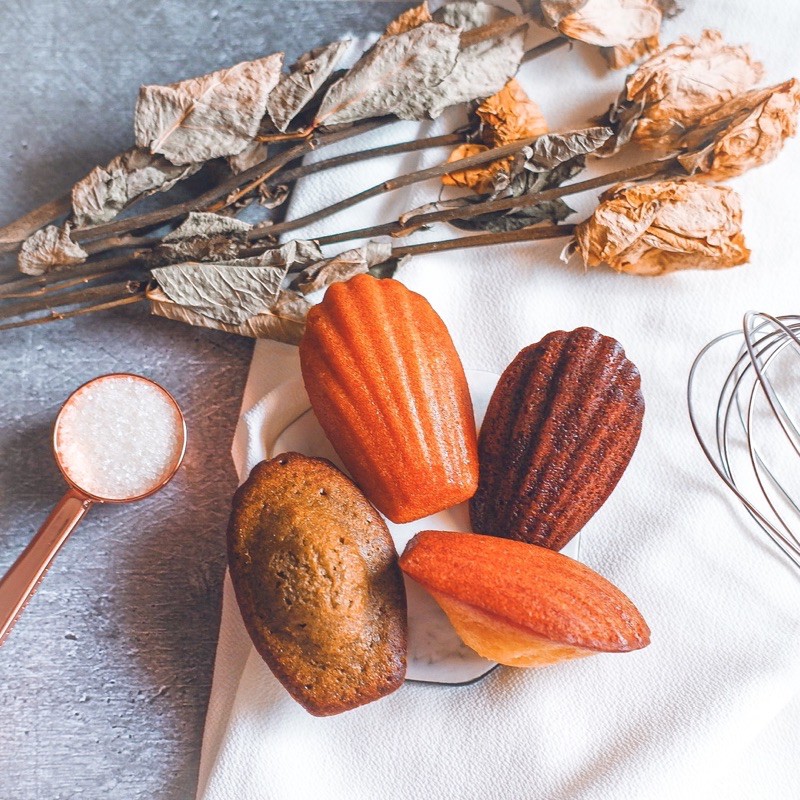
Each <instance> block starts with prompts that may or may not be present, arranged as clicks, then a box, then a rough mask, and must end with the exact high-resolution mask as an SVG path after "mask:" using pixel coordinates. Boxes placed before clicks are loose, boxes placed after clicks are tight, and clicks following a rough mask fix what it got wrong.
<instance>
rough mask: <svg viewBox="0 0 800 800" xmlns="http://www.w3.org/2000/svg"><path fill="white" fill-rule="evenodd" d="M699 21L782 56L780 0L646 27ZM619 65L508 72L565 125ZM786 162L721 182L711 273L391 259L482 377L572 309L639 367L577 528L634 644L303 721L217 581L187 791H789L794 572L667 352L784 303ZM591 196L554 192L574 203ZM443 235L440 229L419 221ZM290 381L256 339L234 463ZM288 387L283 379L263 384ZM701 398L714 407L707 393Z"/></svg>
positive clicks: (790, 224) (313, 195)
mask: <svg viewBox="0 0 800 800" xmlns="http://www.w3.org/2000/svg"><path fill="white" fill-rule="evenodd" d="M687 5H688V3H687ZM707 26H717V27H720V28H721V29H722V30H723V32H724V33H725V35H726V37H727V39H728V40H729V41H732V42H747V41H749V42H751V43H752V44H753V48H754V51H755V53H756V54H757V55H758V56H759V57H760V58H761V59H763V61H764V62H765V65H766V67H767V79H768V80H769V81H770V82H777V81H778V80H782V79H784V78H786V77H789V76H790V75H793V74H794V75H797V74H798V73H800V51H798V48H797V43H796V32H797V31H798V30H800V5H799V4H797V3H796V2H794V0H786V2H783V3H770V4H753V3H750V2H749V1H748V0H714V2H703V3H694V4H692V5H689V7H688V8H687V9H686V11H685V12H684V13H683V15H682V16H680V17H678V18H677V19H676V20H674V21H672V22H669V23H667V24H666V26H665V34H664V40H665V41H671V40H672V39H674V38H676V37H677V36H678V35H679V34H681V33H684V32H685V33H689V34H692V35H694V36H696V35H698V34H699V33H700V31H701V30H702V28H703V27H707ZM623 78H624V74H623V73H610V74H608V73H606V72H605V71H604V69H603V67H602V65H601V62H600V59H599V56H597V55H596V54H594V53H592V52H590V51H589V50H588V49H585V48H581V47H579V48H576V50H575V51H573V52H568V51H566V50H561V51H558V52H556V53H553V54H551V55H548V56H547V57H546V58H544V59H541V60H539V61H536V62H533V63H531V64H529V65H527V66H525V67H524V69H523V70H522V73H521V79H522V82H523V84H524V85H525V87H526V88H527V89H528V91H529V93H530V94H531V95H532V96H533V97H534V98H535V99H536V100H537V101H538V102H539V103H540V104H541V106H542V108H543V110H544V112H545V114H546V116H547V118H548V120H549V122H550V125H551V127H552V129H554V130H558V129H567V128H570V127H577V126H579V125H581V124H585V123H586V121H587V119H588V118H590V117H591V116H592V115H594V114H596V113H599V112H600V111H602V110H603V109H604V108H605V107H606V106H607V104H608V102H610V101H611V99H612V98H613V97H614V96H615V95H616V94H617V92H618V91H619V89H620V87H621V85H622V82H623ZM455 122H456V120H455V119H454V118H453V117H448V118H447V119H445V120H439V121H437V122H435V123H432V124H422V125H420V124H416V123H401V124H397V125H394V126H391V127H389V128H387V129H383V130H381V131H379V132H375V133H373V134H372V135H370V136H365V137H362V138H360V139H358V140H357V141H356V142H353V143H350V144H348V145H346V146H347V147H353V146H356V147H359V148H362V147H370V146H375V145H377V144H378V143H382V142H389V141H392V140H394V141H401V140H405V139H408V138H410V137H412V136H417V135H420V134H421V133H422V132H423V131H425V132H427V133H428V134H433V133H435V132H439V131H442V130H445V129H448V128H449V126H453V125H454V124H455ZM342 149H343V148H342ZM332 152H333V150H332V149H329V150H326V151H325V155H326V156H327V155H330V154H332ZM444 156H445V152H443V151H441V150H438V151H431V152H425V153H423V154H421V155H418V154H410V155H405V156H402V157H398V158H394V159H385V160H382V161H379V162H373V161H369V162H363V163H361V164H358V165H353V166H348V167H343V168H341V169H338V170H336V171H335V172H326V173H324V175H322V176H318V177H316V176H315V177H312V178H308V179H306V180H305V181H304V182H303V183H302V185H300V186H298V188H297V191H296V193H295V195H294V198H293V201H292V207H291V214H292V216H295V217H296V216H298V215H300V214H302V213H305V212H307V211H310V210H313V209H316V208H319V207H321V206H324V205H326V204H327V203H329V202H330V201H332V200H334V199H335V198H339V197H343V196H345V195H349V194H351V193H353V192H354V191H357V190H359V189H362V188H365V187H367V186H371V185H373V184H375V183H376V182H378V181H379V180H381V179H383V178H388V177H391V176H393V175H396V174H399V173H401V172H407V171H410V170H412V169H414V168H418V167H421V166H428V165H431V164H434V163H438V162H440V161H441V160H443V158H444ZM601 166H602V167H603V168H608V162H606V163H605V164H603V165H601ZM798 176H800V143H799V142H798V141H796V140H795V141H790V142H789V143H788V144H787V146H786V148H785V150H784V152H783V153H782V154H781V156H780V158H779V159H778V160H777V161H776V162H773V163H772V164H770V165H768V166H766V167H763V168H761V169H758V170H755V171H752V172H750V173H748V174H747V175H746V176H744V177H742V178H740V179H739V180H737V181H736V182H735V185H736V188H737V189H739V190H740V192H741V193H742V195H743V198H744V205H745V226H746V232H747V238H748V243H749V245H750V247H751V248H752V250H753V258H752V263H751V264H749V265H748V266H745V267H742V268H738V269H733V270H730V271H726V272H722V273H684V274H679V275H671V276H667V277H663V278H657V279H646V278H636V277H630V276H624V275H617V274H615V273H613V272H611V271H605V270H601V269H598V270H594V271H592V272H588V273H586V272H585V271H584V270H583V269H582V268H581V267H579V266H577V264H576V263H575V262H573V263H571V264H570V265H569V266H564V265H562V264H561V263H560V262H559V260H558V255H559V251H560V248H561V246H562V244H563V242H556V243H546V242H545V243H532V244H523V245H514V246H505V247H495V248H493V249H491V250H487V251H481V250H472V251H461V252H455V253H446V254H441V255H438V256H423V257H418V258H415V259H413V260H412V261H411V262H410V263H409V264H408V265H406V266H404V267H403V268H402V270H401V271H400V272H399V274H398V277H399V278H400V279H401V280H402V281H403V282H405V283H406V284H407V285H408V286H409V287H411V288H412V289H414V290H416V291H419V292H422V293H423V294H425V295H426V296H427V297H428V298H429V299H430V301H431V302H432V304H433V305H434V307H435V308H436V309H437V310H438V312H439V313H440V314H441V315H442V317H443V318H444V320H445V322H446V323H447V325H448V326H449V328H450V331H451V332H452V334H453V338H454V340H455V342H456V345H457V347H458V349H459V352H460V353H461V356H462V358H463V360H464V362H465V365H466V366H468V367H471V368H478V369H486V370H491V371H495V372H499V371H501V370H502V369H503V368H504V367H505V366H506V365H507V363H508V362H509V361H510V360H511V358H512V357H513V356H514V355H515V354H516V353H517V351H518V350H519V349H520V348H521V347H523V346H524V345H527V344H529V343H530V342H534V341H537V340H538V339H539V338H541V337H542V336H543V335H544V334H545V333H547V332H548V331H551V330H555V329H567V330H569V329H571V328H574V327H577V326H580V325H590V326H593V327H595V328H597V329H599V330H600V331H602V332H604V333H606V334H609V335H612V336H615V337H617V338H618V339H619V340H620V341H621V342H622V343H623V344H624V346H625V347H626V349H627V352H628V354H629V356H630V357H631V358H632V359H633V360H634V361H635V362H636V363H637V364H638V366H639V368H640V370H641V372H642V383H643V389H644V393H645V398H646V401H647V412H646V415H645V425H644V431H643V434H642V438H641V442H640V444H639V447H638V449H637V451H636V454H635V456H634V458H633V461H632V463H631V465H630V467H629V469H628V471H627V473H626V474H625V476H624V478H623V479H622V481H621V482H620V484H619V486H618V487H617V489H616V491H615V492H614V493H613V495H612V496H611V498H610V499H609V501H608V502H607V503H606V505H605V506H604V507H603V508H602V509H601V510H600V512H599V513H598V514H597V515H596V516H595V517H594V518H593V519H592V520H591V521H590V522H589V524H588V525H587V526H586V528H585V530H584V536H583V543H582V556H581V557H582V560H584V561H585V562H586V563H587V564H589V565H590V566H591V567H593V568H594V569H596V570H597V571H599V572H600V573H601V574H603V575H605V576H606V577H607V578H609V579H610V580H611V581H613V582H614V583H616V584H617V585H618V586H620V587H621V588H622V589H623V590H624V591H625V592H626V593H628V594H629V595H630V596H631V597H632V598H633V599H634V601H635V602H636V603H637V605H638V606H639V608H640V609H641V611H642V613H643V614H644V616H645V617H646V619H647V620H648V622H649V624H650V626H651V628H652V631H653V642H652V645H651V646H650V647H648V648H647V649H645V650H643V651H640V652H637V653H632V654H628V655H622V656H613V655H605V656H597V657H593V658H589V659H584V660H579V661H576V662H568V663H566V664H561V665H557V666H554V667H550V668H546V669H542V670H527V671H519V670H512V669H501V670H499V671H496V672H495V673H493V674H492V675H490V676H489V677H488V678H486V679H485V680H484V681H482V682H481V683H479V684H476V685H472V686H465V687H460V688H448V687H437V686H425V685H418V684H416V685H411V684H407V685H405V686H404V687H402V688H401V689H400V690H398V691H397V692H396V693H394V694H393V695H391V696H390V697H388V698H386V699H384V700H381V701H379V702H377V703H373V704H371V705H368V706H365V707H363V708H360V709H357V710H355V711H352V712H349V713H346V714H343V715H340V716H337V717H332V718H325V719H317V718H314V717H312V716H310V715H308V714H307V713H306V712H305V711H304V710H303V709H302V708H301V707H300V706H299V705H297V704H296V703H295V702H294V701H293V700H291V699H290V698H289V696H288V695H287V694H286V692H285V691H284V690H283V689H282V687H281V686H280V684H279V683H278V682H277V681H276V680H275V679H274V678H273V677H272V675H271V674H270V672H269V670H268V669H267V667H266V666H265V665H264V663H263V662H262V661H261V659H260V658H259V657H258V655H257V654H256V653H255V651H254V650H253V649H252V647H251V645H250V642H249V640H248V638H247V636H246V634H245V632H244V630H243V627H242V623H241V619H240V617H239V613H238V609H237V607H236V604H235V601H234V599H233V595H232V592H231V590H230V585H229V582H228V581H226V585H225V595H224V605H223V616H222V625H221V631H220V641H219V648H218V652H217V660H216V667H215V675H214V685H213V690H212V695H211V701H210V705H209V712H208V718H207V722H206V731H205V739H204V744H203V752H202V763H201V769H200V781H199V789H198V798H202V800H233V798H237V799H238V798H259V799H262V798H263V799H266V798H279V799H280V800H301V799H304V798H337V799H338V798H355V799H358V800H360V799H361V798H363V799H364V800H366V798H408V799H409V800H412V799H414V800H416V798H476V800H477V798H481V799H482V800H486V799H491V798H498V799H499V798H503V800H505V799H508V800H511V799H514V800H516V799H517V798H548V800H567V798H569V800H579V799H580V800H584V799H586V800H588V799H589V798H592V800H600V798H602V799H603V800H606V799H608V800H620V799H621V798H625V800H632V799H634V798H646V799H647V800H660V799H661V798H664V799H665V800H667V799H669V800H673V799H674V798H679V797H680V798H694V797H697V798H710V797H714V798H748V800H752V799H753V798H767V797H769V798H772V800H780V799H782V798H786V800H789V798H792V800H796V798H797V797H800V773H798V770H797V767H796V764H797V753H798V751H799V749H798V748H799V747H800V581H799V580H798V578H797V575H796V574H794V573H793V572H792V571H791V570H790V569H789V568H788V567H787V566H786V565H785V564H784V563H783V562H782V561H781V560H780V559H779V557H778V556H776V554H775V552H774V550H773V549H772V548H771V547H770V546H768V545H766V544H765V543H764V541H763V538H762V537H760V536H759V535H757V534H756V533H755V531H754V527H753V525H752V524H751V523H750V522H749V521H748V519H747V518H746V516H745V515H744V513H743V512H742V510H741V509H740V508H739V507H738V506H737V505H736V504H735V502H734V501H732V500H731V498H730V497H728V496H727V495H726V493H725V491H724V490H723V488H722V486H721V484H720V483H719V482H718V480H717V478H716V477H715V476H714V475H713V474H712V472H711V469H710V467H709V465H708V464H707V463H706V461H705V460H704V457H703V456H702V454H701V452H700V450H699V448H698V446H697V443H696V441H695V439H694V436H693V434H692V431H691V429H690V426H689V422H688V418H687V413H686V405H685V382H686V376H687V372H688V369H689V366H690V364H691V361H692V359H693V357H694V355H695V354H696V352H697V351H698V350H699V348H700V347H701V346H702V345H703V344H704V343H705V342H706V341H707V340H709V339H710V338H712V337H713V336H715V335H716V334H718V333H721V332H723V331H725V330H729V329H732V328H735V327H737V326H738V325H739V324H740V320H741V316H742V314H743V312H744V311H745V310H747V309H748V308H759V309H763V310H768V311H771V312H773V313H791V312H798V311H800V308H799V307H798V306H799V305H800V292H798V289H800V268H798V265H797V261H796V250H797V247H796V236H797V233H796V231H797V224H798V223H797V204H796V201H795V197H796V192H797V185H798V184H797V181H798ZM437 191H438V189H437V186H436V185H435V184H433V183H430V184H426V185H423V186H418V187H413V188H411V189H409V190H408V191H401V192H395V193H393V194H389V195H384V196H382V197H380V198H377V199H375V200H373V201H371V202H369V203H365V204H363V205H361V206H358V207H356V208H355V209H351V210H349V211H346V212H342V213H340V214H338V215H337V216H335V217H333V218H331V219H328V220H326V221H325V222H324V223H322V224H320V225H316V226H311V227H310V228H309V229H307V230H304V231H301V232H300V234H301V235H305V236H313V235H314V234H315V233H319V232H321V231H322V230H325V231H333V230H345V229H350V228H358V227H363V226H365V225H368V224H370V223H371V222H373V221H374V222H378V221H386V220H390V219H394V218H396V217H397V216H398V214H399V213H400V212H402V211H404V210H406V209H409V208H411V207H413V206H415V205H417V204H420V203H423V202H427V201H429V200H430V199H432V198H433V197H434V196H435V195H436V194H437ZM591 200H592V198H582V200H581V202H577V201H576V204H575V205H576V207H578V208H579V211H580V212H581V213H580V214H579V215H578V217H577V218H581V217H582V216H583V215H584V213H585V211H586V210H587V209H588V208H590V207H591ZM449 235H452V232H448V231H446V230H445V229H443V228H438V229H436V230H434V231H431V232H427V233H425V234H423V235H422V236H423V237H427V238H437V237H445V236H449ZM298 376H299V371H298V362H297V352H296V349H295V348H291V347H287V346H284V345H279V344H274V343H270V342H259V343H258V344H257V347H256V351H255V355H254V358H253V364H252V368H251V372H250V379H249V382H248V385H247V389H246V391H245V397H244V402H243V413H244V418H243V423H242V425H241V426H240V429H239V431H238V433H237V438H236V441H235V443H234V458H235V461H236V464H237V468H238V469H239V472H240V477H241V478H242V479H244V477H245V476H246V470H247V468H248V466H250V465H251V463H249V462H251V461H252V459H254V458H256V457H257V454H258V447H259V445H258V441H257V438H258V437H259V436H262V437H263V436H265V435H268V434H269V433H270V431H271V430H272V431H274V430H276V429H278V428H280V427H282V426H284V425H285V424H286V423H287V422H288V421H290V420H291V419H292V418H293V417H292V414H296V408H297V407H299V406H300V405H302V403H303V402H304V400H305V398H304V393H303V389H302V384H301V383H298V382H297V378H298ZM286 381H294V383H291V384H290V385H289V387H288V388H287V386H285V385H284V386H282V387H281V385H282V384H285V383H286ZM278 387H281V388H278ZM706 400H707V402H708V403H709V404H710V403H713V401H714V399H713V397H712V395H711V394H710V393H709V394H708V395H707V397H706ZM712 408H713V406H710V407H709V411H711V409H712Z"/></svg>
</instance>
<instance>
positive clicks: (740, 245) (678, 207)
mask: <svg viewBox="0 0 800 800" xmlns="http://www.w3.org/2000/svg"><path fill="white" fill-rule="evenodd" d="M575 243H576V247H577V250H578V251H579V252H580V254H581V257H582V258H583V261H584V263H585V264H586V266H588V267H594V266H598V265H599V264H608V265H609V266H610V267H612V268H613V269H615V270H617V271H619V272H628V273H631V274H635V275H661V274H664V273H666V272H672V271H674V270H683V269H723V268H725V267H733V266H738V265H739V264H744V263H745V262H746V261H747V260H748V258H749V256H750V251H749V250H748V249H747V247H746V246H745V242H744V235H743V233H742V209H741V202H740V199H739V195H738V194H736V192H735V191H734V190H733V189H731V188H730V187H728V186H714V185H710V184H704V183H698V182H696V181H669V180H667V181H658V182H655V183H645V184H634V185H630V184H620V185H618V186H615V187H613V188H612V189H611V190H609V191H608V192H606V193H605V194H604V195H603V196H602V197H601V201H600V204H599V205H598V207H597V208H596V209H595V211H594V213H593V214H592V216H591V217H589V218H588V219H587V220H585V221H584V222H582V223H581V224H580V225H578V227H577V229H576V231H575Z"/></svg>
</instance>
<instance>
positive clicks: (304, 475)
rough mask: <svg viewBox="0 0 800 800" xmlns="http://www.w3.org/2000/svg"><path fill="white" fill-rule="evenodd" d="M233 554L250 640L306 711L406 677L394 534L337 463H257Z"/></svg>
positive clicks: (236, 521) (377, 694) (243, 495)
mask: <svg viewBox="0 0 800 800" xmlns="http://www.w3.org/2000/svg"><path fill="white" fill-rule="evenodd" d="M228 563H229V565H230V573H231V581H232V583H233V588H234V591H235V593H236V600H237V602H238V604H239V608H240V610H241V612H242V619H243V620H244V624H245V627H246V628H247V632H248V634H249V635H250V638H251V639H252V641H253V645H254V646H255V648H256V650H257V651H258V653H259V654H260V655H261V657H262V658H263V659H264V661H266V663H267V665H268V666H269V668H270V669H271V670H272V672H273V673H274V674H275V677H276V678H277V679H278V680H279V681H280V682H281V683H282V684H283V685H284V687H285V688H286V690H287V691H288V692H289V693H290V694H291V695H292V697H293V698H294V699H295V700H297V702H298V703H300V704H301V705H302V706H303V707H304V708H305V709H306V710H307V711H309V712H310V713H312V714H314V715H316V716H328V715H330V714H339V713H341V712H342V711H348V710H350V709H352V708H356V707H357V706H361V705H364V704H365V703H370V702H372V701H373V700H378V699H379V698H381V697H384V696H386V695H387V694H389V693H391V692H393V691H394V690H395V689H397V688H398V687H399V686H400V685H401V684H402V683H403V679H404V677H405V672H406V649H407V619H406V616H407V615H406V599H405V591H404V588H403V577H402V575H401V574H400V569H399V568H398V564H397V552H396V551H395V548H394V542H393V541H392V537H391V535H390V533H389V530H388V529H387V527H386V523H385V522H384V520H383V518H382V517H381V515H380V514H378V512H377V511H376V510H375V509H374V508H373V507H372V506H371V505H370V504H369V503H368V502H367V500H366V498H365V497H364V495H363V494H362V493H361V492H360V491H359V490H358V488H357V487H356V486H355V485H354V484H353V482H352V481H351V480H350V479H349V478H347V477H346V476H345V475H344V474H343V473H342V472H341V471H339V470H338V469H336V467H334V466H333V464H331V463H330V462H329V461H326V460H325V459H321V458H309V457H308V456H304V455H300V454H299V453H282V454H281V455H279V456H276V457H275V458H273V459H272V460H270V461H262V462H261V463H260V464H257V465H256V466H255V467H254V468H253V471H252V472H251V473H250V477H248V479H247V480H246V481H245V482H244V483H243V484H242V486H241V487H239V490H238V491H237V492H236V494H235V496H234V498H233V507H232V509H231V517H230V522H229V524H228Z"/></svg>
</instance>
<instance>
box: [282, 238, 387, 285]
mask: <svg viewBox="0 0 800 800" xmlns="http://www.w3.org/2000/svg"><path fill="white" fill-rule="evenodd" d="M391 257H392V245H391V244H389V243H387V242H367V243H366V244H365V245H363V246H362V247H356V248H353V249H352V250H345V252H343V253H339V255H337V256H334V257H333V258H326V259H325V260H324V261H319V262H317V263H316V264H310V265H309V266H308V267H306V268H305V269H304V270H303V271H302V272H301V273H300V274H299V275H298V276H297V277H296V278H295V279H294V280H293V281H292V284H291V286H292V289H298V290H299V291H300V292H302V293H303V294H304V295H305V294H311V293H312V292H317V291H319V290H320V289H325V288H326V287H328V286H330V285H331V284H332V283H336V282H338V281H346V280H349V279H350V278H353V277H355V276H356V275H360V274H361V273H362V272H368V271H369V270H370V269H371V268H372V267H374V266H377V265H378V264H383V263H384V262H385V261H388V260H389V259H390V258H391Z"/></svg>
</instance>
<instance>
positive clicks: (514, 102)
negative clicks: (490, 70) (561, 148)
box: [475, 78, 547, 147]
mask: <svg viewBox="0 0 800 800" xmlns="http://www.w3.org/2000/svg"><path fill="white" fill-rule="evenodd" d="M475 113H476V114H477V115H478V117H479V118H480V120H481V121H482V122H483V124H484V129H483V141H484V142H485V143H486V144H488V145H489V146H490V147H499V146H501V145H504V144H509V143H510V142H515V141H517V140H518V139H527V138H529V137H530V136H540V135H541V134H543V133H547V121H546V120H545V118H544V115H543V114H542V111H541V109H540V108H539V106H538V105H536V103H534V102H533V100H531V99H530V97H528V95H527V93H526V92H525V90H524V89H523V88H522V86H520V84H519V82H518V81H517V80H516V78H512V79H511V80H510V81H508V83H506V85H505V86H504V87H503V88H502V89H501V90H500V91H499V92H496V93H495V94H493V95H492V96H491V97H487V98H486V99H485V100H484V101H483V102H482V103H481V104H480V105H479V106H478V108H477V109H476V110H475Z"/></svg>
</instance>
